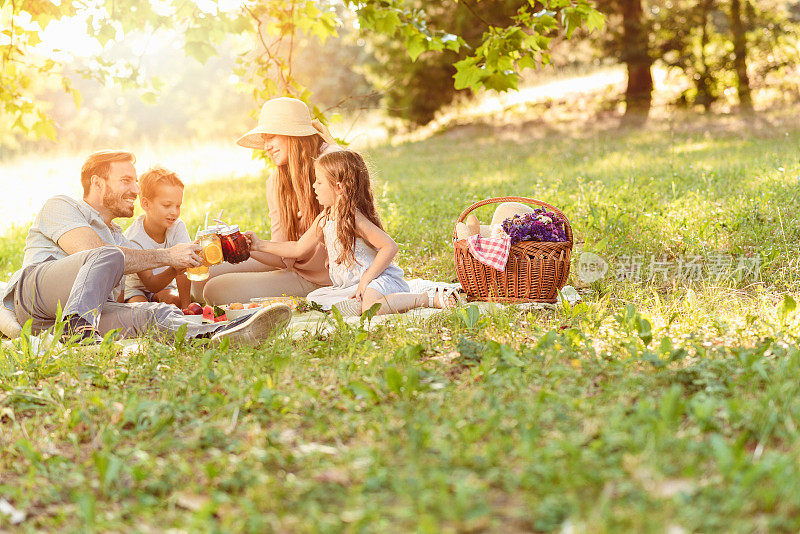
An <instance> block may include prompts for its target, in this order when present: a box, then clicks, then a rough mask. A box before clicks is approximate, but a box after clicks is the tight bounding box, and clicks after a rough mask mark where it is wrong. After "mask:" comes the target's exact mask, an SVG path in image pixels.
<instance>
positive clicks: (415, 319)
mask: <svg viewBox="0 0 800 534" xmlns="http://www.w3.org/2000/svg"><path fill="white" fill-rule="evenodd" d="M408 285H409V287H410V288H411V291H412V292H413V293H423V292H425V291H429V290H432V289H435V288H437V287H446V288H460V287H461V286H460V285H459V284H449V283H446V282H435V281H432V280H425V279H422V278H414V279H412V280H408ZM3 286H5V283H4V282H0V291H2V288H3ZM562 297H563V300H564V301H566V302H568V303H569V304H570V305H571V306H572V305H575V303H577V302H578V301H579V300H580V299H581V297H580V295H579V294H578V292H577V291H576V290H575V288H573V287H572V286H564V288H563V289H562V290H561V294H560V295H559V302H557V303H555V304H545V303H529V304H507V305H505V304H499V303H493V302H472V303H470V304H468V305H475V306H476V307H477V308H478V311H479V312H480V313H481V314H485V313H494V312H495V311H497V310H500V309H503V308H505V307H507V306H513V307H515V308H522V309H539V310H542V309H557V308H558V307H559V306H562V305H563V304H562V300H561V299H562ZM0 308H2V306H0ZM441 313H443V310H440V309H438V308H417V309H414V310H411V311H408V312H406V313H390V314H386V315H378V316H375V317H373V318H372V319H371V320H370V321H368V322H364V324H363V327H364V328H365V329H368V330H369V329H372V328H374V327H375V326H377V325H380V324H383V323H386V322H389V321H401V322H406V323H408V324H419V323H420V322H422V321H424V320H425V319H428V318H430V317H433V316H435V315H438V314H441ZM11 316H12V317H13V314H11ZM361 319H362V318H361V317H345V318H343V320H344V322H345V323H347V324H348V325H350V326H361V325H362V320H361ZM14 322H16V320H15V321H14ZM337 327H338V323H337V322H336V321H335V320H334V319H333V317H332V316H331V315H330V314H328V313H322V312H318V311H311V312H305V313H295V314H294V315H293V316H292V320H291V321H290V322H289V324H288V326H287V332H288V335H289V336H291V338H292V339H299V338H302V337H304V336H306V335H325V334H329V333H330V332H333V331H334V330H335V329H336V328H337ZM2 331H3V333H4V334H5V332H6V330H2ZM18 335H19V334H18V333H17V334H16V335H14V336H8V335H6V338H7V337H17V336H18ZM6 338H3V341H2V346H3V347H11V346H13V341H12V340H11V339H6ZM52 343H57V341H56V340H55V339H54V338H53V336H52V335H51V334H49V333H47V332H43V333H41V334H39V335H37V336H31V344H32V349H33V350H34V351H38V350H40V349H42V350H45V349H47V348H48V347H49V346H50V345H51V344H52ZM116 343H118V344H119V345H120V346H121V347H123V350H124V351H135V350H137V349H138V348H139V347H140V344H141V342H140V340H137V339H121V340H118V341H116ZM146 343H152V341H150V340H148V341H146Z"/></svg>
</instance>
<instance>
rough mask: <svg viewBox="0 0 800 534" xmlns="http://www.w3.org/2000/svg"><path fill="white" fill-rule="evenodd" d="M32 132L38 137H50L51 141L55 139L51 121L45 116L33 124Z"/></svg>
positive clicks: (54, 129)
mask: <svg viewBox="0 0 800 534" xmlns="http://www.w3.org/2000/svg"><path fill="white" fill-rule="evenodd" d="M33 133H34V135H35V136H36V137H38V138H40V139H50V140H51V141H55V140H56V135H57V134H56V128H55V126H54V125H53V121H52V120H50V119H49V118H47V117H43V118H41V119H40V120H39V122H37V123H36V124H34V126H33Z"/></svg>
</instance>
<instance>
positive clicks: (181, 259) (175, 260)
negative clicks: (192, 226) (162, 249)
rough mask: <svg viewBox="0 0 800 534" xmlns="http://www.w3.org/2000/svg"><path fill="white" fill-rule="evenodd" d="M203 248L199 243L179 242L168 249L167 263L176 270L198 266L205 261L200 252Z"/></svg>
mask: <svg viewBox="0 0 800 534" xmlns="http://www.w3.org/2000/svg"><path fill="white" fill-rule="evenodd" d="M202 249H203V248H202V247H201V246H200V245H198V244H197V243H178V244H177V245H175V246H173V247H170V248H168V249H167V253H168V254H169V257H168V261H167V264H168V265H169V266H170V267H172V268H174V269H176V270H181V269H188V268H189V267H197V266H198V265H200V264H202V263H203V258H201V257H200V255H199V254H198V253H199V252H200V251H201V250H202Z"/></svg>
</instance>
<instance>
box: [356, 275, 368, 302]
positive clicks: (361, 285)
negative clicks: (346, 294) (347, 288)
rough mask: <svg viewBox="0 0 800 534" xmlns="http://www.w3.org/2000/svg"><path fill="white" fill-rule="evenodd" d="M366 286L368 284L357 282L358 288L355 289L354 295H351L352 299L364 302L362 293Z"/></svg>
mask: <svg viewBox="0 0 800 534" xmlns="http://www.w3.org/2000/svg"><path fill="white" fill-rule="evenodd" d="M368 285H369V283H364V281H363V280H362V281H361V282H359V283H358V287H357V288H356V293H355V295H353V298H355V299H357V300H359V301H360V300H364V292H365V291H366V290H367V286H368Z"/></svg>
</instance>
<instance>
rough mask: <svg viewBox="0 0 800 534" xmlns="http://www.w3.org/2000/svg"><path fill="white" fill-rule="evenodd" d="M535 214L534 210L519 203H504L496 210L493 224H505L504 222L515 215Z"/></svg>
mask: <svg viewBox="0 0 800 534" xmlns="http://www.w3.org/2000/svg"><path fill="white" fill-rule="evenodd" d="M526 213H533V208H531V207H530V206H526V205H525V204H521V203H519V202H503V203H502V204H500V205H498V206H497V209H495V210H494V216H493V217H492V224H503V221H505V220H506V219H508V218H509V217H513V216H514V215H525V214H526Z"/></svg>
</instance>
